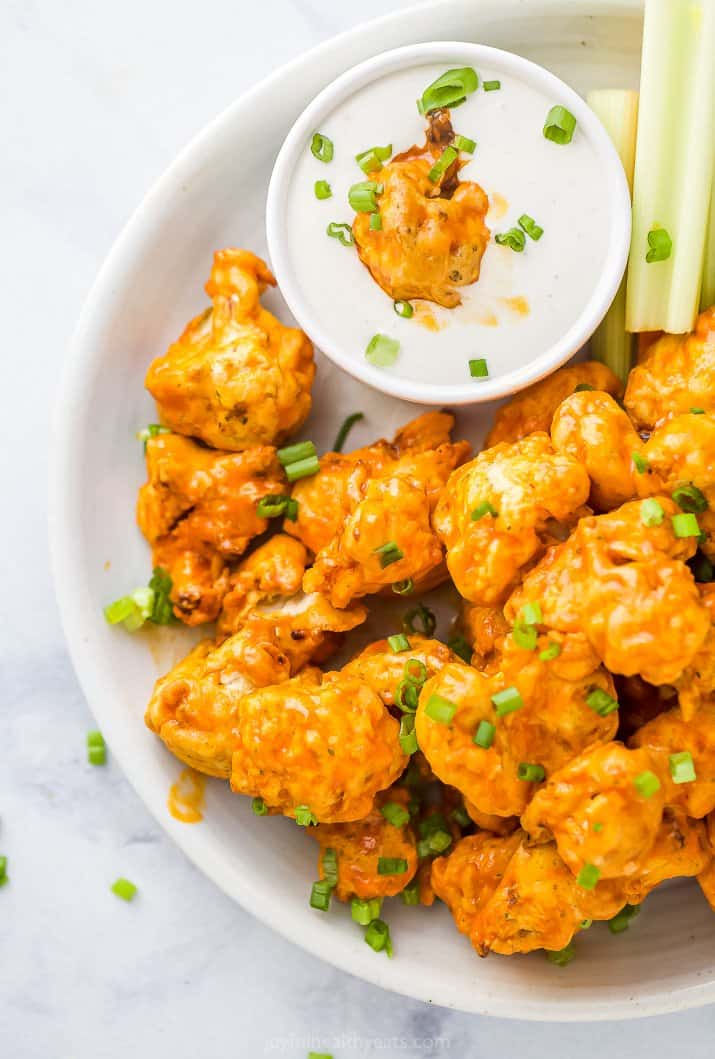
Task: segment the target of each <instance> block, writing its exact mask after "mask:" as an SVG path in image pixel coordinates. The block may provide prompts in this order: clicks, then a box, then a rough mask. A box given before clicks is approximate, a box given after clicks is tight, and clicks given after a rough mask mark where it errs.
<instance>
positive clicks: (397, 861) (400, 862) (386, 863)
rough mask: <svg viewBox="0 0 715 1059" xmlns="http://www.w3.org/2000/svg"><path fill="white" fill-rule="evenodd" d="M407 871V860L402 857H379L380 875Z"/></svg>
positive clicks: (378, 869)
mask: <svg viewBox="0 0 715 1059" xmlns="http://www.w3.org/2000/svg"><path fill="white" fill-rule="evenodd" d="M406 871H407V861H406V860H404V859H403V858H402V857H378V858H377V874H378V875H404V874H405V872H406Z"/></svg>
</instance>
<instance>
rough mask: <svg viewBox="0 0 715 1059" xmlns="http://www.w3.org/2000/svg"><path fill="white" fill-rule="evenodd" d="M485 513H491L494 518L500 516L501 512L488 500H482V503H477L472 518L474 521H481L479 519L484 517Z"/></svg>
mask: <svg viewBox="0 0 715 1059" xmlns="http://www.w3.org/2000/svg"><path fill="white" fill-rule="evenodd" d="M485 515H491V516H492V518H498V517H499V512H498V511H497V510H496V509H495V508H493V507H492V505H491V504H490V503H489V501H488V500H482V502H481V504H477V506H476V507H475V509H474V511H473V512H472V514H471V515H470V518H471V520H472V522H479V519H480V518H484V516H485Z"/></svg>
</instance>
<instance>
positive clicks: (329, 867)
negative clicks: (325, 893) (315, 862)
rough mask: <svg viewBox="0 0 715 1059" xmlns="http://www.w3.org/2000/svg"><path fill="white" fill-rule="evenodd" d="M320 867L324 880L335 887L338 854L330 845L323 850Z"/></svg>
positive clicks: (336, 883)
mask: <svg viewBox="0 0 715 1059" xmlns="http://www.w3.org/2000/svg"><path fill="white" fill-rule="evenodd" d="M321 867H322V869H323V879H324V880H325V882H327V883H329V884H330V886H332V887H336V886H337V885H338V854H337V851H336V850H334V849H333V848H332V846H328V847H327V848H326V849H324V850H323V856H322V858H321Z"/></svg>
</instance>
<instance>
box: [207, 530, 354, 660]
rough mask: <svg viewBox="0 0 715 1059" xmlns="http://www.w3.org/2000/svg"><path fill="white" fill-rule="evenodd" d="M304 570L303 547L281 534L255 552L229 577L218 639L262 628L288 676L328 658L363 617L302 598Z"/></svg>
mask: <svg viewBox="0 0 715 1059" xmlns="http://www.w3.org/2000/svg"><path fill="white" fill-rule="evenodd" d="M307 564H308V556H307V551H306V548H305V546H304V545H303V544H301V542H300V541H297V540H294V539H293V538H292V537H288V536H286V534H284V533H277V534H276V535H275V536H274V537H271V539H270V540H268V541H266V543H265V544H262V545H261V546H260V547H259V548H256V550H255V551H254V552H253V553H252V554H251V555H250V556H249V557H248V558H247V559H244V561H243V562H242V563H241V564H240V565H239V567H238V568H237V570H236V571H235V573H233V574H232V575H231V578H230V588H229V590H228V592H227V594H226V596H225V597H224V600H223V608H222V610H221V614H220V615H219V619H218V633H219V635H220V636H230V635H231V634H232V633H234V632H237V631H238V630H239V629H241V628H244V627H246V626H250V627H252V628H258V626H263V628H265V629H266V630H269V631H270V635H272V636H273V638H274V640H275V642H276V644H278V645H279V646H280V647H281V649H282V650H283V651H284V652H285V654H286V655H287V656H288V657H289V659H290V662H291V668H292V670H293V672H294V673H295V672H296V671H297V670H298V669H300V668H301V666H303V665H305V664H306V662H310V661H313V662H324V661H325V660H326V659H327V658H329V657H330V655H331V654H332V653H333V651H334V650H335V649H336V648H337V647H338V646H339V644H340V637H341V634H342V633H345V632H347V631H349V630H350V629H354V628H355V627H356V626H357V625H360V624H361V623H362V622H363V621H364V620H365V618H366V617H367V611H366V610H365V608H364V607H361V606H360V605H359V604H354V605H353V606H352V607H351V608H350V609H349V610H336V609H335V607H333V606H332V605H331V604H330V602H329V601H328V600H327V599H326V598H325V596H321V595H320V594H319V593H317V592H313V593H312V594H310V595H306V594H305V593H304V592H303V590H302V587H301V586H302V582H303V575H304V573H305V569H306V566H307Z"/></svg>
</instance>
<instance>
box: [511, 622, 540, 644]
mask: <svg viewBox="0 0 715 1059" xmlns="http://www.w3.org/2000/svg"><path fill="white" fill-rule="evenodd" d="M511 635H512V639H513V640H514V643H515V644H516V645H517V647H521V649H522V651H535V650H536V645H537V643H538V640H539V630H538V629H537V628H536V626H535V625H526V624H525V623H524V622H523V621H518V622H516V624H515V625H514V628H513V629H512V630H511Z"/></svg>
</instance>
